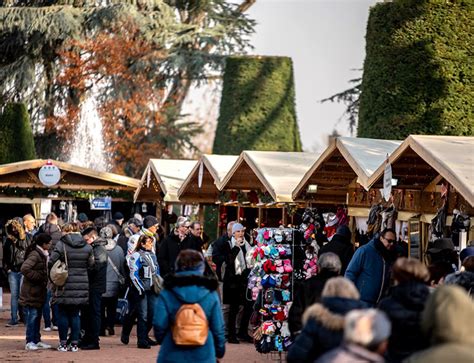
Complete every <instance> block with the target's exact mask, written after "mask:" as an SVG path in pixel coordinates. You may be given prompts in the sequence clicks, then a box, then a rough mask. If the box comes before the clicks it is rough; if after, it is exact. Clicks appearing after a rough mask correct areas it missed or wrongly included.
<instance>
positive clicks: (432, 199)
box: [369, 135, 474, 259]
mask: <svg viewBox="0 0 474 363" xmlns="http://www.w3.org/2000/svg"><path fill="white" fill-rule="evenodd" d="M389 163H390V164H391V168H392V177H393V178H394V179H395V180H396V181H397V185H396V187H395V188H396V189H395V193H394V192H392V194H395V195H396V194H398V195H399V205H400V210H408V211H410V212H412V214H413V218H411V219H410V221H409V225H408V233H409V236H410V241H409V244H410V247H411V248H412V251H411V255H412V256H414V257H418V258H421V259H423V258H424V252H425V251H426V248H427V244H428V242H429V241H430V240H431V239H433V238H434V237H433V236H432V233H431V232H432V231H431V228H430V224H431V221H432V219H433V218H434V217H435V215H436V213H437V212H438V211H439V210H440V209H441V208H444V210H445V212H446V214H447V215H448V218H447V221H446V225H447V226H448V227H449V226H450V225H451V221H452V216H453V211H454V210H457V211H459V212H461V213H463V214H465V215H468V216H469V217H470V218H471V224H470V230H469V231H467V233H466V236H465V239H467V240H468V241H469V240H472V239H474V230H473V227H474V219H473V218H472V216H474V137H463V136H425V135H410V136H409V137H408V138H407V139H406V140H405V141H404V142H403V143H402V144H401V145H400V146H399V147H398V148H397V150H395V151H394V152H393V153H392V155H391V156H390V158H389ZM383 175H384V165H381V166H380V167H379V168H378V169H377V170H376V171H375V173H374V174H373V175H372V176H371V177H370V179H369V185H370V186H372V187H375V188H379V187H381V186H382V180H383ZM449 235H450V230H449V228H447V229H446V230H445V236H449ZM420 247H421V248H420ZM460 248H462V246H460Z"/></svg>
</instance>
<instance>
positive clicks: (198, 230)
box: [189, 221, 204, 252]
mask: <svg viewBox="0 0 474 363" xmlns="http://www.w3.org/2000/svg"><path fill="white" fill-rule="evenodd" d="M189 232H190V233H189V237H191V241H192V244H193V246H192V247H193V249H195V250H196V251H199V252H202V246H203V244H204V241H203V240H202V237H201V234H202V224H201V222H199V221H194V222H191V224H190V225H189Z"/></svg>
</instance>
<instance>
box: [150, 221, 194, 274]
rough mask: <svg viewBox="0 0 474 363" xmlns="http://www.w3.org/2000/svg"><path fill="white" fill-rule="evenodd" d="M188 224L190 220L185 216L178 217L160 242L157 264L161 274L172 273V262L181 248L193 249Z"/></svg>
mask: <svg viewBox="0 0 474 363" xmlns="http://www.w3.org/2000/svg"><path fill="white" fill-rule="evenodd" d="M189 225H190V222H189V219H188V218H187V217H185V216H180V217H178V219H177V221H176V226H175V228H173V230H172V231H171V233H170V234H169V235H168V236H167V237H165V239H164V240H163V242H162V243H161V245H160V251H159V253H158V264H159V265H160V271H161V275H162V276H165V275H166V274H168V273H174V263H175V261H176V258H177V257H178V254H179V253H180V252H181V251H182V250H185V249H194V248H192V241H191V238H190V236H189Z"/></svg>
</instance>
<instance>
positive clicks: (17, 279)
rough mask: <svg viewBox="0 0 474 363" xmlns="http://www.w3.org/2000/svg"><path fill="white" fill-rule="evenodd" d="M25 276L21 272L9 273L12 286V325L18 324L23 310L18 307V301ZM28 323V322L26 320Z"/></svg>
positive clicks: (9, 281)
mask: <svg viewBox="0 0 474 363" xmlns="http://www.w3.org/2000/svg"><path fill="white" fill-rule="evenodd" d="M22 277H23V275H22V274H21V272H14V271H10V272H9V273H8V283H9V284H10V292H11V296H10V299H11V300H10V308H11V319H10V323H13V324H16V323H18V313H19V309H21V308H20V307H19V305H18V299H19V298H20V286H21V280H22ZM25 321H26V320H25Z"/></svg>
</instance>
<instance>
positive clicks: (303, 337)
mask: <svg viewBox="0 0 474 363" xmlns="http://www.w3.org/2000/svg"><path fill="white" fill-rule="evenodd" d="M366 307H367V305H366V304H365V303H363V302H361V301H359V300H353V299H346V298H341V297H325V298H323V299H322V302H321V303H317V304H314V305H311V306H310V307H309V308H308V309H307V310H306V311H305V313H304V314H303V319H302V320H303V324H304V327H303V330H302V331H301V334H299V335H298V336H297V337H296V339H295V342H294V343H293V344H292V345H291V347H290V350H289V351H288V362H289V363H297V362H298V363H302V362H313V361H314V360H315V359H317V358H318V357H320V356H321V355H322V354H324V353H326V352H327V351H329V350H331V349H333V348H336V347H337V346H339V345H340V344H341V341H342V337H343V333H344V316H345V315H346V314H347V313H348V312H349V311H351V310H354V309H363V308H366Z"/></svg>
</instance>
